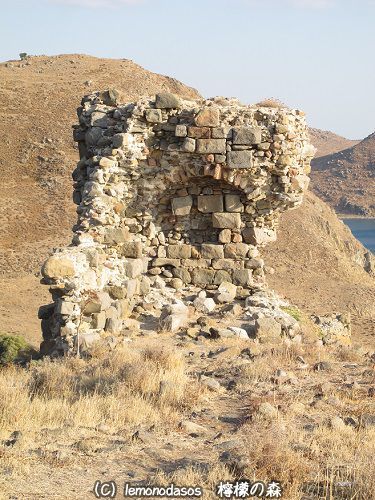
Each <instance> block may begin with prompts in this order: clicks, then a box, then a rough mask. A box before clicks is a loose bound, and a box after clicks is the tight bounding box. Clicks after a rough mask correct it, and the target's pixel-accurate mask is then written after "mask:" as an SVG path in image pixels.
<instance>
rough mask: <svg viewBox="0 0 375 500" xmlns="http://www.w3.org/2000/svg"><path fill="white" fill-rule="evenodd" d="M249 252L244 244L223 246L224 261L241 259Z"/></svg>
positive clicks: (247, 246)
mask: <svg viewBox="0 0 375 500" xmlns="http://www.w3.org/2000/svg"><path fill="white" fill-rule="evenodd" d="M248 251H249V245H246V243H227V244H226V245H225V246H224V257H225V258H226V259H243V258H244V257H246V255H247V253H248Z"/></svg>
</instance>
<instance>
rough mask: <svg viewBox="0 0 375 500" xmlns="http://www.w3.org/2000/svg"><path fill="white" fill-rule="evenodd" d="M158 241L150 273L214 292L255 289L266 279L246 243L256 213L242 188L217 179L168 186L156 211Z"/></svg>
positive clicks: (154, 218) (260, 265)
mask: <svg viewBox="0 0 375 500" xmlns="http://www.w3.org/2000/svg"><path fill="white" fill-rule="evenodd" d="M153 211H154V214H153V220H154V223H155V226H156V231H157V234H158V236H157V238H155V239H154V241H153V242H154V243H155V245H154V246H153V248H152V253H153V255H155V257H154V258H153V259H151V260H150V262H149V273H150V274H152V275H155V274H158V273H160V275H161V276H162V277H164V278H166V280H167V281H168V280H169V279H170V278H172V277H175V278H179V279H181V280H182V282H183V283H184V284H186V285H187V284H193V285H196V286H200V287H202V288H208V289H215V288H217V287H218V286H219V285H220V283H222V282H223V281H229V282H233V283H235V284H236V285H239V286H242V287H250V286H251V285H253V284H254V281H259V280H260V279H261V278H262V277H263V270H262V261H260V260H257V259H256V256H257V249H256V248H255V247H254V246H253V245H251V244H249V242H248V241H245V240H246V228H248V227H249V226H251V225H253V219H252V213H253V209H252V207H251V206H250V205H249V202H248V200H247V198H246V194H245V193H244V192H243V191H242V190H241V189H240V188H239V187H238V186H234V185H232V184H230V183H228V182H225V181H224V180H221V179H220V180H216V179H214V178H213V177H209V176H202V177H189V178H188V180H187V181H186V182H184V184H180V183H179V184H174V185H169V187H168V188H167V189H166V190H165V191H164V192H163V193H161V195H160V196H159V198H158V202H157V204H156V206H155V208H154V210H153Z"/></svg>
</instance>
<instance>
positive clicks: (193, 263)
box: [182, 259, 211, 269]
mask: <svg viewBox="0 0 375 500" xmlns="http://www.w3.org/2000/svg"><path fill="white" fill-rule="evenodd" d="M182 265H183V266H184V267H187V268H188V269H195V268H205V267H210V266H211V260H210V259H185V260H184V261H183V262H182Z"/></svg>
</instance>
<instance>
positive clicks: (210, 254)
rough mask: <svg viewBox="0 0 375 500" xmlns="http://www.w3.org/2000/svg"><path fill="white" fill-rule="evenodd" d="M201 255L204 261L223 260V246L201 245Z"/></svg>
mask: <svg viewBox="0 0 375 500" xmlns="http://www.w3.org/2000/svg"><path fill="white" fill-rule="evenodd" d="M201 254H202V257H203V258H204V259H223V258H224V247H223V245H216V244H212V243H203V244H202V247H201Z"/></svg>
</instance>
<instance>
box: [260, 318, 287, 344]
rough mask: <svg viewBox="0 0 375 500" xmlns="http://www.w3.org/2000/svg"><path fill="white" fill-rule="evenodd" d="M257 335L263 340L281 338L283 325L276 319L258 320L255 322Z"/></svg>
mask: <svg viewBox="0 0 375 500" xmlns="http://www.w3.org/2000/svg"><path fill="white" fill-rule="evenodd" d="M255 335H256V336H257V337H261V338H262V337H264V338H270V339H274V338H280V337H281V325H280V323H278V322H277V321H276V320H275V319H274V318H267V317H263V318H258V319H257V320H256V321H255Z"/></svg>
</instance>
